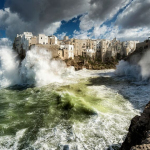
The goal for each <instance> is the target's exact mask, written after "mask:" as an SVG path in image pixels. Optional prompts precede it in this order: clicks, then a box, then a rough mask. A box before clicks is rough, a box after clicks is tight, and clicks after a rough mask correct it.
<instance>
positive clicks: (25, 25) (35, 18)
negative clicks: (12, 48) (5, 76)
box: [0, 0, 90, 39]
mask: <svg viewBox="0 0 150 150" xmlns="http://www.w3.org/2000/svg"><path fill="white" fill-rule="evenodd" d="M5 6H6V7H8V9H5V10H0V19H1V23H0V28H3V29H5V30H6V35H7V36H8V37H10V38H11V39H13V38H14V37H15V36H16V34H17V33H19V34H20V33H22V32H23V31H30V32H33V34H35V35H36V34H38V33H41V32H44V33H47V34H54V33H55V32H56V31H57V29H58V28H59V27H60V25H61V24H60V22H61V21H62V20H66V21H68V20H69V19H72V18H73V17H76V16H77V15H79V14H82V13H85V12H86V11H88V9H89V6H90V4H89V0H82V1H81V0H76V1H74V0H57V1H56V0H40V1H38V0H29V1H25V0H6V3H5ZM55 25H56V26H55Z"/></svg>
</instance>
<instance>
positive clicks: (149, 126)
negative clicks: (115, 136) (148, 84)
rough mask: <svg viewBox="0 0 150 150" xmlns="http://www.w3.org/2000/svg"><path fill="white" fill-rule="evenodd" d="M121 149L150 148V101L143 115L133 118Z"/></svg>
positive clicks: (136, 149)
mask: <svg viewBox="0 0 150 150" xmlns="http://www.w3.org/2000/svg"><path fill="white" fill-rule="evenodd" d="M120 150H150V102H149V103H148V104H147V105H146V107H145V109H144V111H143V113H142V114H141V116H135V117H134V118H133V119H132V120H131V124H130V127H129V132H128V134H127V137H126V139H125V141H124V142H123V144H122V146H121V148H120Z"/></svg>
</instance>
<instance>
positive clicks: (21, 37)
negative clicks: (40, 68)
mask: <svg viewBox="0 0 150 150" xmlns="http://www.w3.org/2000/svg"><path fill="white" fill-rule="evenodd" d="M32 37H33V34H32V32H23V34H17V37H16V39H15V45H16V49H17V51H18V52H19V53H20V52H21V49H23V50H25V51H27V50H29V46H30V45H29V41H30V39H31V38H32Z"/></svg>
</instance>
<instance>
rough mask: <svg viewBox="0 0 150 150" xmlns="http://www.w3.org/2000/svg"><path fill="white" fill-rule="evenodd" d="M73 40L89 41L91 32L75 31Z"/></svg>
mask: <svg viewBox="0 0 150 150" xmlns="http://www.w3.org/2000/svg"><path fill="white" fill-rule="evenodd" d="M73 38H76V39H88V38H91V32H87V31H77V30H75V31H74V32H73Z"/></svg>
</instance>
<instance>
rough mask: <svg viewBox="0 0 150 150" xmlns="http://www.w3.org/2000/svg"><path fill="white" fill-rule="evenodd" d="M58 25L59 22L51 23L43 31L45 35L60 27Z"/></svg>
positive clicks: (59, 24)
mask: <svg viewBox="0 0 150 150" xmlns="http://www.w3.org/2000/svg"><path fill="white" fill-rule="evenodd" d="M60 26H61V22H55V23H51V24H50V25H49V26H48V28H46V29H44V31H43V32H44V34H45V35H52V34H54V33H55V32H56V31H57V30H58V29H59V28H60Z"/></svg>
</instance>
